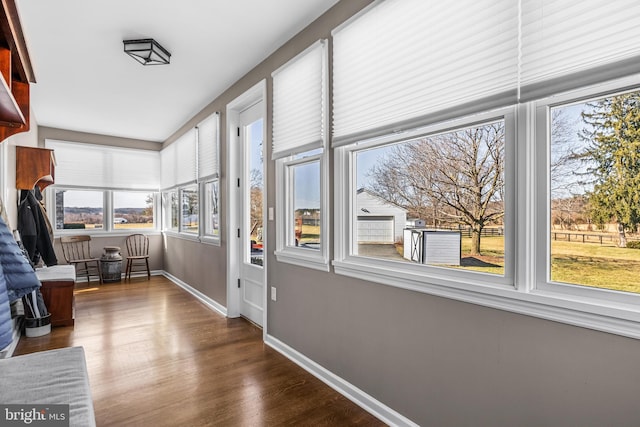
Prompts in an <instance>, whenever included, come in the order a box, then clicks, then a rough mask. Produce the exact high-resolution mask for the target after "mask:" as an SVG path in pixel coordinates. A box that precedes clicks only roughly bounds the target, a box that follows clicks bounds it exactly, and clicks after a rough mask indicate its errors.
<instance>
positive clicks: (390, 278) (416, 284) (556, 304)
mask: <svg viewBox="0 0 640 427" xmlns="http://www.w3.org/2000/svg"><path fill="white" fill-rule="evenodd" d="M375 264H376V263H375V262H371V260H367V259H362V260H359V259H358V258H355V257H352V258H348V259H347V260H344V261H333V266H334V268H335V272H336V274H342V275H345V276H349V277H353V278H357V279H362V280H368V281H371V282H376V283H381V284H384V285H388V286H394V287H398V288H401V289H408V290H412V291H416V292H422V293H426V294H430V295H436V296H440V297H445V298H451V299H454V300H458V301H463V302H467V303H472V304H478V305H482V306H485V307H491V308H497V309H500V310H505V311H510V312H513V313H518V314H524V315H528V316H533V317H538V318H542V319H546V320H552V321H556V322H562V323H567V324H570V325H574V326H580V327H584V328H589V329H594V330H599V331H603V332H609V333H613V334H617V335H622V336H626V337H630V338H636V339H640V306H638V305H635V304H624V303H618V302H612V301H602V300H596V299H594V298H587V297H579V296H573V295H571V296H569V295H565V294H562V293H559V292H550V291H541V290H535V291H532V292H522V291H518V290H516V289H515V288H514V287H513V286H509V285H491V284H488V283H481V284H480V283H478V284H476V283H469V282H467V281H461V280H454V279H443V278H442V277H432V276H427V275H425V274H422V275H420V276H419V277H418V276H416V275H415V274H413V273H407V272H404V271H402V269H401V268H398V269H388V268H380V267H377V266H376V265H375ZM499 279H501V278H500V277H499Z"/></svg>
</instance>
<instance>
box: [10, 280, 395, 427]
mask: <svg viewBox="0 0 640 427" xmlns="http://www.w3.org/2000/svg"><path fill="white" fill-rule="evenodd" d="M75 298H76V314H75V326H72V327H55V328H53V329H52V332H51V334H49V335H46V336H44V337H38V338H26V337H24V336H23V337H22V338H21V339H20V343H19V344H18V347H17V349H16V352H15V355H19V354H26V353H32V352H35V351H42V350H49V349H54V348H60V347H67V346H83V347H84V349H85V353H86V358H87V367H88V371H89V382H90V384H91V392H92V395H93V402H94V408H95V415H96V422H97V425H98V426H279V425H292V426H349V425H354V426H379V425H384V424H383V423H382V422H380V421H379V420H377V419H376V418H374V417H373V416H372V415H370V414H369V413H367V412H366V411H364V410H363V409H361V408H360V407H358V406H357V405H355V404H354V403H352V402H351V401H349V400H348V399H346V398H345V397H343V396H341V395H340V394H338V393H337V392H335V391H334V390H333V389H331V388H330V387H328V386H327V385H325V384H324V383H322V382H321V381H320V380H318V379H316V378H315V377H313V376H312V375H310V374H309V373H307V372H306V371H304V370H303V369H301V368H300V367H298V366H297V365H295V364H294V363H292V362H291V361H289V360H288V359H286V358H285V357H284V356H282V355H281V354H279V353H278V352H276V351H275V350H273V349H271V348H269V347H268V346H266V345H265V344H264V343H263V342H262V330H261V329H260V328H258V327H256V326H255V325H253V324H251V323H250V322H248V321H246V320H244V319H226V318H224V317H223V316H221V315H219V314H217V313H215V312H212V311H211V310H210V309H208V308H207V307H205V306H204V305H203V304H201V303H200V302H199V301H197V300H196V299H195V298H194V297H193V296H191V295H190V294H189V293H187V292H186V291H184V290H183V289H181V288H179V287H178V286H176V285H174V284H173V283H172V282H170V281H169V280H168V279H166V278H164V277H160V276H154V277H152V278H151V280H150V281H147V280H146V277H145V278H134V279H132V280H130V281H127V282H122V283H115V284H113V283H110V284H104V285H95V286H94V285H91V286H89V285H86V284H77V285H76V290H75Z"/></svg>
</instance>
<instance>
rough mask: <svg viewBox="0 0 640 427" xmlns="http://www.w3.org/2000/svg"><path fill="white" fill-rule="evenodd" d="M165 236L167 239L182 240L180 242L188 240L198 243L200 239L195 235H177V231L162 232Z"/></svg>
mask: <svg viewBox="0 0 640 427" xmlns="http://www.w3.org/2000/svg"><path fill="white" fill-rule="evenodd" d="M162 233H163V234H164V235H165V236H168V237H173V238H176V239H182V240H190V241H192V242H199V241H200V237H199V236H198V235H197V234H190V233H178V232H177V231H167V230H165V231H163V232H162Z"/></svg>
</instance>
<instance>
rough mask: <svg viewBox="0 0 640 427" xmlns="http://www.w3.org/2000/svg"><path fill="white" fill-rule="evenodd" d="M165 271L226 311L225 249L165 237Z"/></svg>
mask: <svg viewBox="0 0 640 427" xmlns="http://www.w3.org/2000/svg"><path fill="white" fill-rule="evenodd" d="M165 248H166V251H165V254H164V269H165V271H167V272H168V273H170V274H172V275H173V276H175V277H177V278H179V279H180V280H182V281H183V282H185V283H187V284H188V285H189V286H191V287H193V288H194V289H197V290H198V291H200V292H202V293H203V294H205V295H207V296H208V297H209V298H211V299H213V300H214V301H216V302H217V303H219V304H221V305H223V306H225V307H226V305H227V287H226V282H225V277H226V264H225V263H226V259H227V258H226V256H225V248H223V247H220V246H215V245H209V244H202V243H199V242H195V241H192V240H187V239H181V238H179V237H172V236H168V235H167V236H165Z"/></svg>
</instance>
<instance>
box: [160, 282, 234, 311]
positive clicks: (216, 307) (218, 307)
mask: <svg viewBox="0 0 640 427" xmlns="http://www.w3.org/2000/svg"><path fill="white" fill-rule="evenodd" d="M162 275H163V276H164V277H166V278H167V279H169V280H171V281H172V282H173V283H175V284H176V285H178V286H180V287H181V288H182V289H184V290H185V291H187V292H189V293H190V294H191V295H193V296H194V297H196V298H197V299H198V300H200V302H202V303H203V304H204V305H206V306H207V307H209V308H210V309H211V310H213V311H217V312H218V313H220V314H222V315H223V316H225V317H227V307H225V306H223V305H222V304H220V303H219V302H217V301H215V300H213V299H211V298H210V297H208V296H206V295H205V294H203V293H202V292H200V291H199V290H197V289H195V288H192V287H191V286H189V285H188V284H186V283H185V282H183V281H182V280H180V279H178V278H177V277H175V276H174V275H172V274H169V273H167V272H166V271H163V272H162Z"/></svg>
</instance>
